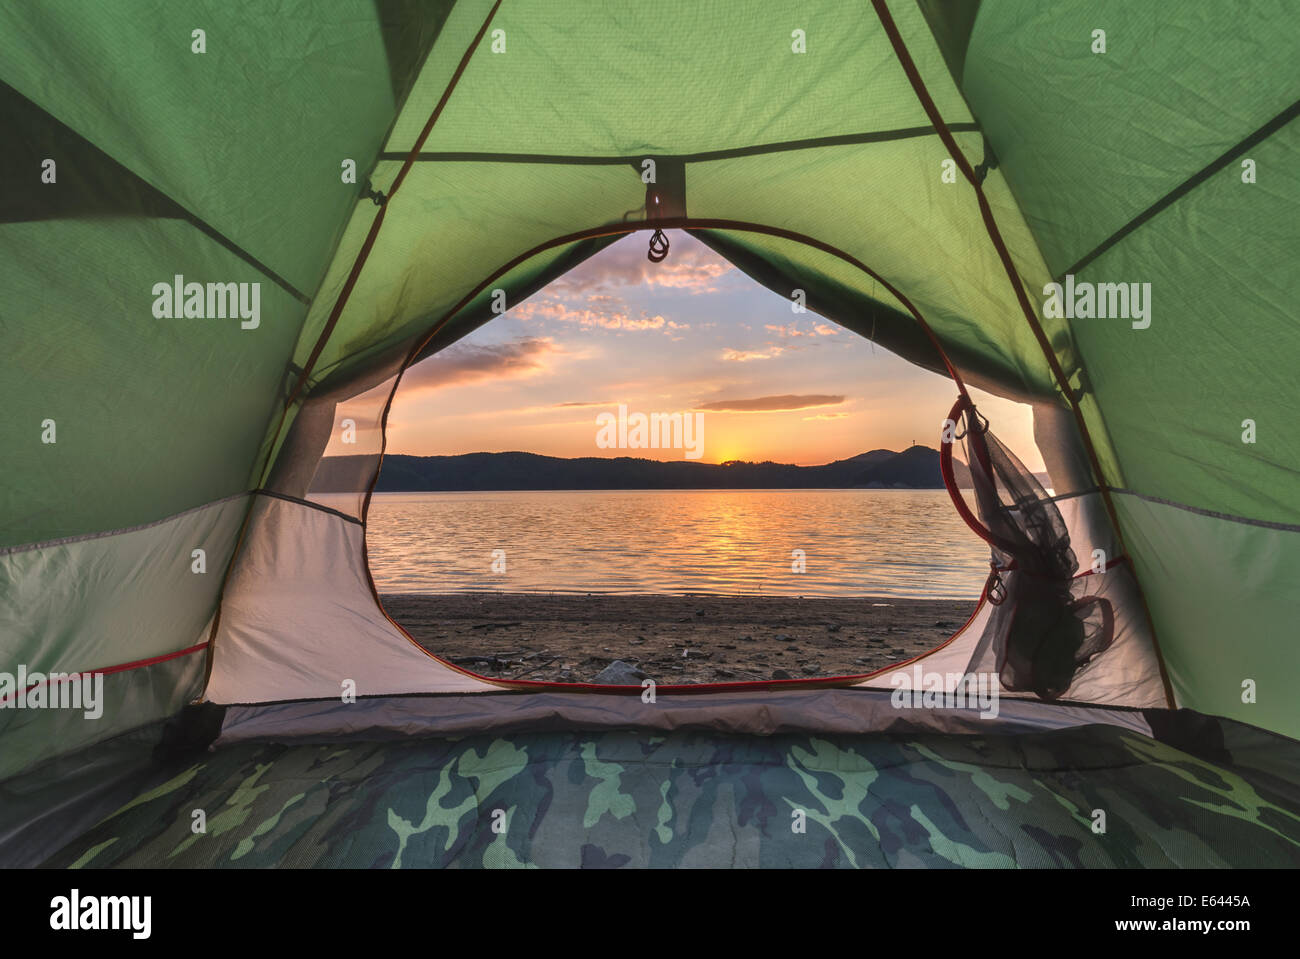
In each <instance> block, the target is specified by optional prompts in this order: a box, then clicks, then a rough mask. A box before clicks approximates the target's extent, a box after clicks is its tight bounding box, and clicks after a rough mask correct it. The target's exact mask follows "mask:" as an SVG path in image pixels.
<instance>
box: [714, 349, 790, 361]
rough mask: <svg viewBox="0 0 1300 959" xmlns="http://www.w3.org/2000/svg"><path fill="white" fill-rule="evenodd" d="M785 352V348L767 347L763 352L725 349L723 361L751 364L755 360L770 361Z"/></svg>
mask: <svg viewBox="0 0 1300 959" xmlns="http://www.w3.org/2000/svg"><path fill="white" fill-rule="evenodd" d="M784 352H785V347H783V346H767V347H764V348H763V349H761V350H733V349H725V350H723V351H722V359H723V360H724V361H725V362H727V363H749V362H752V361H753V360H770V359H773V358H774V357H777V356H780V355H781V354H782V353H784Z"/></svg>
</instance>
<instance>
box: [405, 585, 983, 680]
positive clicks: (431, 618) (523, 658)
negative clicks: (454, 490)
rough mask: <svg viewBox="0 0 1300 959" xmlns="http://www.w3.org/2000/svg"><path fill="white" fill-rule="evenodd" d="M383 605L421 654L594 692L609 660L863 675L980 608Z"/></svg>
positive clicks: (635, 601)
mask: <svg viewBox="0 0 1300 959" xmlns="http://www.w3.org/2000/svg"><path fill="white" fill-rule="evenodd" d="M381 599H382V601H383V604H384V608H385V609H386V610H387V611H388V615H389V616H391V617H392V618H393V619H394V620H396V621H397V622H398V623H400V624H401V625H402V626H403V627H404V628H405V629H406V630H407V632H409V633H410V634H411V636H412V637H413V638H414V639H415V640H416V641H417V642H418V643H419V644H420V645H421V646H423V647H424V648H425V649H427V650H429V652H431V653H433V654H434V655H436V656H438V657H440V658H442V659H446V660H449V661H451V662H453V663H455V664H456V665H458V666H461V667H462V668H464V669H468V670H470V671H472V672H475V673H479V674H481V675H483V676H487V677H489V678H493V679H529V680H538V681H550V682H570V683H581V682H592V681H594V680H595V679H596V677H597V675H598V674H600V672H601V671H602V670H604V669H605V668H606V667H608V666H609V665H610V664H611V663H613V662H615V661H622V662H623V663H626V664H628V665H629V666H630V667H632V668H633V669H635V670H639V671H640V672H641V673H643V674H644V675H647V676H649V677H650V678H652V679H654V680H655V681H656V682H658V683H711V682H743V681H746V680H767V679H787V678H788V679H806V678H812V677H820V676H842V675H851V674H857V673H869V672H872V671H873V670H877V669H882V668H884V667H886V666H889V665H891V664H893V663H897V662H901V661H903V660H907V659H911V658H913V657H915V656H918V655H920V654H922V653H925V652H928V651H929V650H931V649H934V648H935V647H936V646H938V645H940V644H941V643H943V642H944V641H945V640H947V639H948V637H949V636H951V635H952V634H953V633H954V632H956V630H957V629H959V628H960V627H961V625H962V624H963V623H965V622H966V620H967V618H968V617H969V616H970V614H971V613H972V612H973V611H974V610H975V606H976V603H977V601H978V599H977V597H971V598H970V599H966V600H948V599H904V598H895V597H876V596H860V597H859V596H855V597H847V598H822V597H793V596H734V595H733V596H725V595H708V594H682V595H677V594H673V595H665V594H653V593H651V594H625V593H594V594H587V593H498V592H483V591H474V592H463V593H442V594H423V593H385V594H382V595H381ZM626 681H628V682H632V681H636V680H635V678H634V677H632V678H629V679H627V680H626Z"/></svg>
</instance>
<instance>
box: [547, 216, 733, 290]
mask: <svg viewBox="0 0 1300 959" xmlns="http://www.w3.org/2000/svg"><path fill="white" fill-rule="evenodd" d="M669 235H670V238H671V241H672V249H671V251H670V252H669V254H668V259H666V260H664V261H663V262H662V263H651V262H650V261H649V260H647V259H646V255H645V251H646V247H645V244H646V242H647V240H646V237H645V236H644V235H643V234H640V233H637V234H633V235H632V236H631V237H629V238H628V239H627V240H624V241H622V242H619V243H616V244H614V245H613V246H611V247H609V248H608V249H605V250H603V251H601V252H600V253H598V254H596V255H595V256H593V257H592V258H591V259H590V260H587V261H586V262H585V263H581V264H579V265H578V266H577V267H575V268H574V269H573V270H571V271H570V272H569V273H567V274H565V275H564V276H562V277H561V278H560V279H558V280H556V281H555V282H554V283H553V284H552V288H553V289H555V290H556V291H562V292H566V293H570V292H572V293H595V294H597V295H602V294H603V295H607V294H608V292H609V290H610V289H612V288H617V287H625V286H658V287H664V288H666V289H673V290H683V291H686V292H689V293H715V292H717V290H718V288H719V281H721V280H722V279H723V278H724V277H726V276H728V275H729V274H732V273H735V272H736V268H735V267H734V266H732V265H731V264H730V263H728V262H727V261H726V260H724V259H723V258H722V257H720V256H718V254H716V253H714V252H713V251H712V250H710V249H709V248H708V247H707V246H705V245H704V244H703V243H700V242H699V241H698V240H696V239H694V238H693V237H691V236H690V235H688V234H686V233H682V232H680V231H670V234H669Z"/></svg>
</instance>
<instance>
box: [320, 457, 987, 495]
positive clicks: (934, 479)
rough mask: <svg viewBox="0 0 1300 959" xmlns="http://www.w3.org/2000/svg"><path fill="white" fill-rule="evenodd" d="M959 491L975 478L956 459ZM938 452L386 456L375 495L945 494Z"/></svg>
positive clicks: (331, 481)
mask: <svg viewBox="0 0 1300 959" xmlns="http://www.w3.org/2000/svg"><path fill="white" fill-rule="evenodd" d="M361 459H363V457H356V456H336V457H327V458H326V459H325V460H323V461H322V462H321V466H320V469H319V471H318V472H317V475H316V479H315V481H314V482H313V484H312V490H313V491H314V492H321V493H328V492H343V491H350V490H353V489H355V488H356V480H355V477H356V476H357V475H358V467H364V464H362V463H360V462H358V461H359V460H361ZM953 467H954V468H953V472H954V474H955V475H956V478H957V483H958V485H959V486H961V487H969V486H970V472H969V470H967V469H966V465H965V464H964V463H962V462H961V461H960V460H954V462H953ZM942 487H943V478H942V476H941V475H940V472H939V452H938V450H933V449H930V448H929V447H927V446H913V447H910V448H909V449H906V450H903V451H902V452H895V451H894V450H871V451H869V452H866V453H859V454H858V455H857V456H853V457H850V458H849V459H843V460H836V461H835V462H833V463H826V464H823V465H821V466H794V465H792V464H788V463H773V462H763V463H750V462H745V461H740V460H733V461H730V462H727V463H721V464H714V463H700V462H696V461H693V460H673V461H668V462H663V461H660V460H648V459H636V458H633V457H630V456H618V457H610V458H606V457H595V456H587V457H581V458H578V459H564V458H561V457H556V456H541V455H539V454H537V453H517V452H515V453H463V454H460V455H458V456H407V455H401V454H399V455H390V456H385V457H384V463H383V469H382V470H381V472H380V474H379V482H378V484H377V485H376V487H375V489H376V491H378V492H418V491H445V492H450V491H459V490H584V489H941V488H942Z"/></svg>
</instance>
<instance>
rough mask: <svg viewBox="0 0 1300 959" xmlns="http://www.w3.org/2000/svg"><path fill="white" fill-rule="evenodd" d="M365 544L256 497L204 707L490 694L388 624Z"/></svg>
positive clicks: (291, 506) (340, 521) (350, 532)
mask: <svg viewBox="0 0 1300 959" xmlns="http://www.w3.org/2000/svg"><path fill="white" fill-rule="evenodd" d="M363 535H364V531H363V530H362V527H361V525H360V524H359V523H356V522H352V521H350V520H347V519H344V518H342V517H341V516H337V515H335V514H333V513H328V512H325V511H324V510H320V509H316V508H314V507H311V506H303V505H301V504H299V503H293V502H289V501H286V500H281V499H275V498H272V497H267V496H259V497H258V500H257V503H256V504H255V505H254V507H253V515H252V517H251V518H250V526H249V532H248V538H247V540H246V542H245V543H244V547H243V550H242V552H241V553H240V557H239V561H238V563H237V564H236V566H235V569H234V570H233V571H232V573H231V576H230V580H229V581H228V582H227V584H226V594H225V598H224V600H223V602H222V607H221V620H220V624H219V626H218V630H217V635H216V637H215V638H214V641H213V650H212V652H213V663H212V675H211V678H210V680H209V683H208V688H207V692H206V694H205V698H206V699H208V700H210V701H212V702H217V703H257V702H271V701H276V700H288V699H338V700H339V701H340V702H341V701H342V697H343V695H344V693H345V692H347V691H348V690H349V689H351V690H353V691H354V692H355V694H356V696H358V697H361V696H391V695H400V694H403V693H429V692H478V691H481V690H488V689H494V688H496V687H494V686H493V685H492V684H490V683H487V682H485V681H483V680H479V679H475V678H473V677H471V676H470V675H468V674H467V673H463V672H461V671H459V670H457V669H455V668H453V667H451V666H449V665H446V664H444V663H442V662H440V661H439V660H437V659H435V658H434V657H433V656H432V655H430V654H429V653H427V652H425V651H424V650H422V649H421V648H420V647H419V646H417V645H416V644H415V643H413V642H412V641H411V640H410V639H409V638H407V637H406V636H405V635H404V634H403V633H402V632H401V630H399V629H398V628H397V627H396V626H394V625H393V624H392V623H391V622H389V621H388V619H387V618H386V617H385V616H384V613H383V611H382V610H381V609H380V608H379V606H378V604H377V603H376V602H375V598H374V595H373V594H372V593H371V590H370V581H369V577H368V574H367V572H366V569H365V565H364V560H363V558H362V537H363ZM348 681H351V684H350V686H349V685H345V684H347V683H348Z"/></svg>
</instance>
